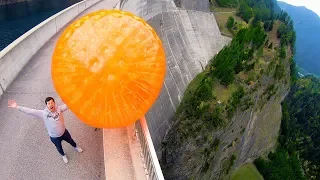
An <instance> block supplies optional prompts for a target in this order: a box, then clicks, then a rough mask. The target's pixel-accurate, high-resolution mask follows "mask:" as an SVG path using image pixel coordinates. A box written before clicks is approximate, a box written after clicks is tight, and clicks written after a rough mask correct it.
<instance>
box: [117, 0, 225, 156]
mask: <svg viewBox="0 0 320 180" xmlns="http://www.w3.org/2000/svg"><path fill="white" fill-rule="evenodd" d="M176 4H178V6H179V7H178V6H177V5H176ZM120 8H121V9H122V10H124V11H129V12H132V13H134V14H136V15H138V16H140V17H142V18H143V19H145V20H146V21H147V22H148V23H149V24H150V25H151V26H152V27H153V28H154V29H155V30H156V32H157V34H158V36H159V37H160V39H161V40H162V43H163V46H164V48H165V53H166V60H167V72H166V77H165V82H164V84H163V88H162V90H161V93H160V96H159V97H158V99H157V101H156V102H155V104H154V105H153V106H152V108H151V109H150V110H149V112H148V113H147V115H146V119H147V122H148V127H149V129H150V134H151V137H152V141H153V143H154V147H155V150H156V151H157V155H158V158H160V156H161V141H162V139H163V137H164V136H165V134H166V132H167V130H168V129H169V128H170V126H171V123H172V118H173V117H174V113H175V111H176V109H177V107H178V106H179V103H180V101H181V100H182V97H183V94H184V92H185V90H186V88H187V86H188V84H189V83H190V82H191V81H192V79H193V78H194V77H195V76H196V75H197V74H198V73H200V72H201V71H202V68H204V67H205V66H206V65H207V64H208V62H209V61H210V59H211V58H212V57H213V56H214V55H215V54H217V53H218V52H219V51H220V50H221V49H222V48H223V47H224V46H225V45H226V44H228V43H229V42H230V41H231V39H230V38H229V37H225V36H222V35H221V33H220V30H219V27H218V25H217V22H216V20H215V17H214V14H213V13H210V12H209V2H208V0H197V1H194V0H181V1H179V0H178V1H176V2H174V1H173V0H123V1H122V2H121V4H120Z"/></svg>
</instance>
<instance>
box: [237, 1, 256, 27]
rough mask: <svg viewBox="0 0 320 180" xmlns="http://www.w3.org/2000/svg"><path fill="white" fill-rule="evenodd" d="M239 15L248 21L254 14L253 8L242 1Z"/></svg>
mask: <svg viewBox="0 0 320 180" xmlns="http://www.w3.org/2000/svg"><path fill="white" fill-rule="evenodd" d="M239 15H240V16H241V17H242V19H243V20H245V21H246V22H247V23H248V22H249V20H250V19H251V18H252V17H253V15H254V14H253V10H252V8H251V7H249V6H248V4H247V3H245V2H244V1H242V2H241V3H240V8H239Z"/></svg>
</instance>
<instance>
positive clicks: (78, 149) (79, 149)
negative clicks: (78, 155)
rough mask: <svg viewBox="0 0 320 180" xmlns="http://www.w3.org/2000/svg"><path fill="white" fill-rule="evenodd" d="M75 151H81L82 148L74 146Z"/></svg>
mask: <svg viewBox="0 0 320 180" xmlns="http://www.w3.org/2000/svg"><path fill="white" fill-rule="evenodd" d="M74 149H75V150H76V151H78V152H82V151H83V149H81V147H79V146H77V147H76V148H74Z"/></svg>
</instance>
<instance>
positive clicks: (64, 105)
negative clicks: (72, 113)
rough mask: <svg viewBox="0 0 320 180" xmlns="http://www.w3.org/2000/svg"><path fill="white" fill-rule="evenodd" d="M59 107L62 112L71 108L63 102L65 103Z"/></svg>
mask: <svg viewBox="0 0 320 180" xmlns="http://www.w3.org/2000/svg"><path fill="white" fill-rule="evenodd" d="M59 109H60V111H61V112H64V111H66V110H68V109H69V108H68V106H67V105H66V104H63V105H60V106H59Z"/></svg>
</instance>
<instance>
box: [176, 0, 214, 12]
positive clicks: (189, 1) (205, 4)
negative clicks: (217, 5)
mask: <svg viewBox="0 0 320 180" xmlns="http://www.w3.org/2000/svg"><path fill="white" fill-rule="evenodd" d="M175 4H176V5H177V6H178V7H180V8H182V9H186V10H195V11H203V12H210V3H209V0H175Z"/></svg>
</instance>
